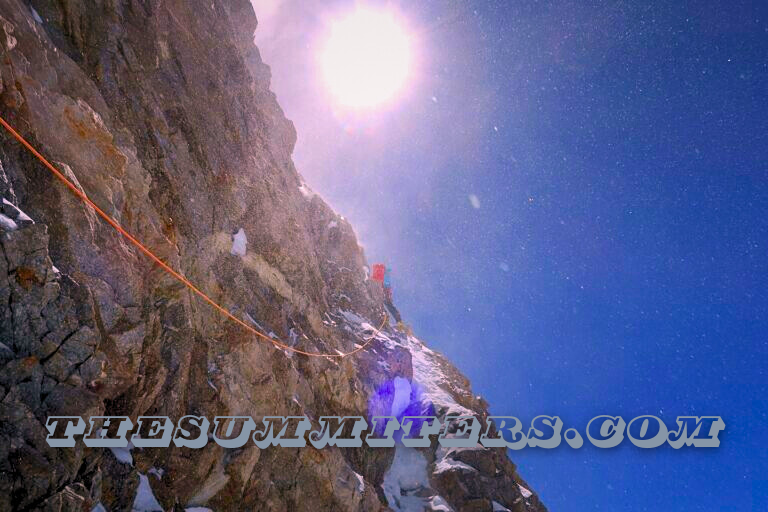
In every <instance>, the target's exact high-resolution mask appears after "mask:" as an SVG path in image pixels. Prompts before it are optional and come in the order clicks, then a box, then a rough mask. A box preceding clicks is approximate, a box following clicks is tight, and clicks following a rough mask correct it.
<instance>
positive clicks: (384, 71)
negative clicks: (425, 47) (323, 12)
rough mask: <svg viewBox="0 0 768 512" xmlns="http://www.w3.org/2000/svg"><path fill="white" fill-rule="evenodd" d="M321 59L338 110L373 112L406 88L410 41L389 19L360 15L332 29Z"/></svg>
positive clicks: (382, 14) (385, 15) (380, 14)
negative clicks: (340, 107) (338, 107)
mask: <svg viewBox="0 0 768 512" xmlns="http://www.w3.org/2000/svg"><path fill="white" fill-rule="evenodd" d="M321 58H322V70H323V74H324V78H325V82H326V85H327V86H328V89H329V90H330V92H331V94H333V96H334V97H335V98H336V100H337V102H338V103H339V104H341V105H343V106H346V107H349V108H355V109H366V108H372V107H376V106H378V105H381V104H383V103H384V102H386V101H387V100H390V99H391V98H393V97H394V96H395V95H396V94H397V93H398V92H399V91H400V90H402V88H403V86H404V85H405V82H406V79H407V78H408V71H409V66H410V60H411V50H410V41H409V38H408V35H407V34H406V33H405V31H404V30H403V28H402V26H401V25H400V24H398V22H397V20H396V19H395V17H394V16H393V15H392V14H391V13H389V12H386V11H376V10H371V9H359V10H357V11H355V12H354V13H352V14H350V15H348V16H347V17H345V18H342V19H340V20H338V21H336V22H334V23H333V24H332V26H331V30H330V34H329V36H328V40H327V42H326V44H325V47H324V49H323V52H322V56H321Z"/></svg>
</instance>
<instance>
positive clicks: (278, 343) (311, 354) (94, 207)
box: [0, 116, 387, 358]
mask: <svg viewBox="0 0 768 512" xmlns="http://www.w3.org/2000/svg"><path fill="white" fill-rule="evenodd" d="M0 124H2V125H3V128H5V129H6V130H7V131H8V133H10V134H11V135H12V136H13V137H14V138H15V139H16V140H18V141H19V142H20V143H21V144H22V145H23V146H24V147H25V148H26V149H27V150H28V151H29V152H30V153H32V154H33V155H34V156H35V157H36V158H37V159H38V160H40V162H41V163H42V164H43V165H44V166H45V167H46V168H47V169H48V170H49V171H51V172H52V173H53V175H54V176H55V177H56V178H58V180H59V181H61V182H62V183H64V185H66V186H67V188H69V190H71V191H72V193H73V194H75V196H77V197H78V198H79V199H80V200H81V201H83V202H84V203H85V204H86V205H87V206H89V207H90V208H91V209H92V210H93V211H94V212H96V214H97V215H98V216H99V217H101V218H102V219H103V220H104V221H105V222H106V223H107V224H109V225H110V226H112V227H113V228H114V229H115V230H116V231H117V232H118V233H120V234H121V235H122V236H123V237H125V238H126V239H127V240H128V241H129V242H130V243H131V244H133V245H134V246H136V248H137V249H139V251H141V252H142V253H144V255H145V256H147V257H148V258H149V259H151V260H152V261H154V262H155V263H156V264H157V265H159V266H160V268H162V269H163V270H164V271H165V272H167V273H168V274H170V275H171V276H172V277H173V278H175V279H176V280H177V281H179V282H180V283H182V284H183V285H184V286H186V287H187V288H189V289H190V290H191V291H192V292H194V293H195V294H197V295H198V296H199V297H200V298H202V299H203V300H204V301H205V302H207V303H208V304H210V305H211V306H212V307H213V308H214V309H215V310H216V311H218V312H219V313H221V314H222V315H224V316H225V317H227V318H228V319H230V320H232V321H233V322H235V323H236V324H238V325H239V326H240V327H242V328H243V329H245V330H246V331H248V332H249V333H251V334H254V335H256V336H257V337H258V338H261V339H262V340H263V341H267V342H269V343H271V344H272V345H273V346H274V347H275V348H281V349H283V350H289V351H291V352H296V353H297V354H302V355H305V356H309V357H338V358H344V357H347V356H351V355H353V354H356V353H357V352H360V351H361V350H363V349H364V348H365V347H367V346H368V345H369V344H370V343H371V342H372V341H373V340H374V339H375V338H376V335H377V334H378V332H379V331H380V330H381V328H382V327H384V324H385V323H386V321H387V317H386V314H385V315H384V320H383V321H382V322H381V325H380V326H379V328H378V329H376V330H375V331H374V332H373V334H372V335H371V337H370V338H368V339H367V340H365V343H363V344H362V345H359V346H358V347H356V348H355V349H354V350H352V351H350V352H346V353H336V354H323V353H316V352H305V351H304V350H300V349H297V348H294V347H292V346H290V345H288V344H286V343H283V342H282V341H279V340H276V339H274V338H271V337H269V336H267V335H266V334H263V333H261V332H259V331H258V330H256V329H254V328H253V327H252V326H250V325H248V324H247V323H245V322H244V321H242V320H240V319H239V318H237V317H236V316H235V315H233V314H232V313H230V312H229V311H228V310H227V309H226V308H224V307H223V306H221V305H219V304H218V303H217V302H216V301H214V300H213V299H212V298H210V297H209V296H208V295H206V293H205V292H203V291H202V290H200V289H199V288H198V287H197V286H195V285H194V284H192V282H190V281H189V279H187V278H186V277H184V276H183V275H181V274H180V273H179V272H177V271H176V270H174V269H173V268H171V267H170V266H169V265H168V264H167V263H165V262H164V261H163V260H161V259H160V258H159V257H157V256H156V255H155V254H154V253H153V252H152V251H151V250H150V249H148V248H147V247H146V246H145V245H144V244H142V243H141V242H139V241H138V240H137V239H136V238H135V237H134V236H133V235H131V234H130V233H128V232H127V231H126V230H125V229H123V227H122V226H121V225H120V224H119V223H118V222H117V221H116V220H115V219H113V218H112V217H111V216H110V215H108V214H107V213H105V212H104V211H103V210H102V209H101V208H99V207H98V206H97V205H96V203H94V202H93V201H91V200H90V199H89V198H88V196H87V195H86V194H85V192H83V191H81V190H80V189H79V188H77V187H76V186H75V184H74V183H72V182H71V181H70V180H69V179H68V178H67V177H66V176H64V174H63V173H62V172H61V171H59V170H58V169H57V168H56V167H54V166H53V164H51V163H50V162H49V161H48V160H47V159H46V158H45V157H44V156H43V155H42V154H40V152H39V151H37V149H35V147H34V146H32V144H30V143H29V142H27V140H26V139H25V138H24V137H22V136H21V135H20V134H19V132H17V131H16V130H14V129H13V127H12V126H11V125H10V124H8V122H6V120H5V119H3V117H2V116H0Z"/></svg>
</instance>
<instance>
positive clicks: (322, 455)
mask: <svg viewBox="0 0 768 512" xmlns="http://www.w3.org/2000/svg"><path fill="white" fill-rule="evenodd" d="M255 29H256V17H255V15H254V13H253V10H252V7H251V4H250V3H249V2H248V1H247V0H229V1H221V0H216V1H213V2H202V1H197V0H170V1H163V2H158V1H152V0H149V1H145V0H133V1H131V0H125V1H102V0H89V1H86V2H79V1H70V0H57V1H46V0H31V1H29V2H24V1H19V0H0V45H2V60H1V61H0V79H1V82H0V113H1V114H2V116H3V117H4V118H5V119H7V120H8V121H9V122H10V123H11V124H13V125H14V126H15V127H16V128H17V129H18V130H19V131H20V132H21V133H22V134H23V135H24V136H25V137H26V138H27V139H28V140H30V141H31V142H32V143H33V144H34V145H35V146H36V147H38V148H39V149H40V150H41V151H42V152H43V153H44V154H45V155H46V156H47V157H48V158H49V159H50V160H51V161H53V162H54V163H55V165H57V166H58V168H59V169H61V170H62V171H64V172H65V173H66V174H67V175H68V176H69V178H70V179H71V180H73V181H74V182H75V183H76V184H77V185H78V186H79V187H81V189H82V190H84V191H85V192H86V193H87V194H88V195H89V197H90V198H91V199H92V200H94V201H95V202H96V203H97V204H98V205H100V206H101V208H102V209H104V210H105V211H106V212H107V213H109V214H110V215H112V216H113V217H114V218H116V219H117V220H118V221H119V222H120V223H121V225H122V226H124V227H125V228H126V229H127V230H128V231H129V232H131V233H133V234H134V235H136V236H137V238H139V239H140V240H142V241H143V242H144V243H145V244H146V245H147V246H149V247H151V248H152V249H153V251H155V252H156V253H157V254H158V255H159V256H160V257H161V258H162V259H163V260H164V261H166V262H168V263H169V264H170V265H171V266H173V267H174V268H177V269H179V270H180V271H181V272H182V273H183V274H184V275H185V276H186V277H188V278H189V279H190V280H191V281H192V282H194V283H196V284H197V285H198V286H199V287H200V288H202V289H203V290H205V291H206V293H208V294H209V295H210V296H211V297H213V298H214V299H215V300H216V301H218V302H219V303H220V304H222V305H224V306H225V307H227V308H229V309H230V310H231V311H233V312H234V313H235V314H236V315H237V316H238V317H240V318H243V319H244V320H246V321H248V322H252V323H253V324H254V325H258V326H259V328H261V329H263V330H264V332H272V333H274V334H275V335H276V336H279V337H280V338H282V339H292V340H293V341H294V342H295V343H296V345H297V346H298V347H300V348H302V349H304V350H307V351H312V352H334V351H336V350H340V351H344V352H346V351H349V350H351V349H353V348H354V346H355V344H356V343H360V342H361V339H362V337H363V336H364V333H368V334H370V332H371V329H370V327H369V325H368V324H371V325H379V323H380V322H381V319H382V318H384V316H383V315H384V308H383V306H382V304H383V297H382V294H381V291H380V290H379V289H378V288H377V287H375V286H373V285H372V284H371V283H370V282H369V281H367V280H366V273H365V269H364V267H365V258H364V254H363V251H362V250H361V248H360V247H359V245H358V243H357V240H356V239H355V236H354V233H353V230H352V227H351V226H350V225H349V224H348V223H347V222H346V221H345V220H344V219H342V218H340V217H339V216H337V215H336V214H335V213H334V212H333V211H332V210H331V209H330V208H329V207H328V206H327V205H326V204H325V203H324V202H323V201H322V200H321V199H320V198H319V197H317V196H315V195H314V194H312V193H311V191H309V189H308V188H307V187H306V185H304V184H303V183H302V180H301V177H300V175H299V174H298V173H297V171H296V169H295V168H294V166H293V163H292V162H291V152H292V149H293V145H294V142H295V140H296V134H295V131H294V129H293V126H292V124H291V123H290V122H289V121H288V120H286V119H285V117H284V115H283V113H282V111H281V109H280V107H279V106H278V104H277V102H276V100H275V97H274V95H273V94H272V93H271V92H270V91H269V81H270V76H269V69H268V67H267V66H266V65H264V63H263V62H262V61H261V58H260V56H259V52H258V50H257V48H256V47H255V46H254V45H253V42H252V34H253V32H254V30H255ZM0 162H1V163H2V167H0V194H2V197H3V205H2V210H1V211H0V214H1V215H0V340H1V341H2V344H0V366H2V369H1V370H0V421H1V422H0V509H2V510H14V509H16V510H38V509H41V510H91V509H92V508H93V507H97V510H103V509H106V510H130V509H131V508H132V507H136V508H142V506H144V505H146V503H145V502H146V500H147V499H148V496H147V494H148V492H151V494H153V495H154V497H155V499H156V500H157V501H158V502H159V505H160V506H162V507H163V508H164V509H165V510H170V509H173V508H177V509H179V510H181V509H183V508H185V507H193V506H198V507H207V508H209V509H212V510H216V511H219V510H233V509H242V510H386V509H387V507H391V508H393V509H396V510H400V509H402V510H411V509H416V510H421V509H423V508H427V509H432V510H450V509H454V510H504V509H509V510H514V511H534V510H545V509H544V507H543V506H542V505H541V504H540V503H539V501H538V499H537V497H536V495H535V494H532V493H530V491H528V490H527V486H526V484H525V483H524V482H523V481H522V480H521V479H520V477H519V476H518V475H517V473H516V472H515V467H514V465H513V464H512V463H511V462H510V461H509V460H508V459H507V456H506V453H505V451H504V450H501V449H500V450H487V449H484V448H482V447H477V448H474V449H461V450H458V449H454V450H451V451H446V450H443V449H438V445H437V443H433V446H432V447H431V448H429V449H424V450H419V451H417V450H415V449H413V450H405V449H402V448H397V449H380V448H379V449H370V448H360V449H352V448H349V449H340V448H326V449H324V450H315V449H313V448H311V447H307V448H300V449H289V448H269V449H265V450H260V449H259V448H258V447H256V446H255V445H253V443H249V444H247V445H246V446H245V447H244V448H242V449H237V450H226V449H224V448H221V447H220V446H218V445H216V444H214V443H209V444H208V445H207V446H206V447H205V448H203V449H200V450H190V449H178V448H167V449H144V450H138V449H134V450H132V451H127V450H123V451H118V450H115V451H110V450H108V449H98V448H94V449H89V448H86V447H85V446H83V445H82V443H78V445H77V447H76V448H75V449H54V448H50V447H49V446H48V445H47V444H46V442H45V437H46V435H47V432H46V430H45V425H44V423H45V418H46V417H47V416H50V415H79V416H89V415H98V414H108V415H128V416H130V417H131V418H135V417H137V416H139V415H163V416H170V417H171V418H174V419H176V418H180V417H181V416H183V415H185V414H198V415H205V416H208V417H210V418H212V417H213V416H217V415H250V416H253V417H254V418H256V419H257V420H258V419H259V418H260V415H285V416H288V415H307V416H309V417H310V418H317V417H319V416H320V415H339V416H342V415H361V416H366V415H367V413H368V400H369V398H370V397H371V396H372V395H373V394H374V393H375V392H376V390H377V389H379V388H380V387H381V386H382V385H386V383H391V382H393V381H394V380H396V379H401V380H398V382H408V383H413V384H414V385H415V384H418V385H419V386H421V387H422V388H423V389H424V392H425V393H426V394H427V395H428V396H429V398H430V399H431V400H432V401H433V402H434V404H435V407H436V410H437V413H438V416H444V415H445V414H446V413H447V412H448V411H451V410H457V411H459V410H461V411H465V410H469V411H472V412H474V413H476V414H478V415H481V416H484V415H486V414H487V413H486V404H485V403H484V402H483V401H482V400H480V399H479V398H478V397H475V396H473V395H472V393H471V391H470V388H469V383H468V382H467V381H466V379H465V378H464V377H463V376H462V375H461V374H460V373H459V372H458V371H457V370H456V369H455V368H454V367H453V366H452V365H451V364H450V363H449V362H448V361H447V360H445V359H444V358H443V357H442V356H440V355H439V354H437V353H435V352H433V351H431V350H429V349H428V348H426V347H425V346H424V344H423V343H422V342H421V341H419V340H418V339H416V338H415V337H413V336H407V335H405V334H403V333H400V332H398V331H396V330H394V329H392V328H391V327H389V325H388V324H387V326H386V327H385V328H384V329H383V331H382V332H381V333H380V334H379V335H378V336H377V338H376V339H375V340H374V342H373V343H371V345H369V347H368V348H367V350H365V351H363V352H360V353H358V354H357V355H356V356H354V357H349V358H344V359H329V358H308V357H305V356H301V355H295V354H291V353H288V352H286V351H283V350H277V349H275V348H274V347H272V346H270V345H269V344H267V343H264V342H263V341H260V340H258V339H256V338H254V337H253V336H252V335H249V334H248V333H247V332H245V331H244V330H243V329H242V328H240V327H238V326H237V325H235V324H233V323H232V322H231V321H228V320H227V319H226V318H224V317H223V316H221V315H220V314H218V313H217V312H216V311H214V310H213V309H212V308H211V307H210V306H208V305H207V304H205V303H204V302H202V301H200V300H199V299H198V298H196V297H195V296H194V295H192V294H191V293H190V292H189V291H188V290H186V289H185V288H184V287H183V286H181V285H180V284H179V283H178V282H177V281H176V280H174V279H173V278H171V277H170V276H168V275H167V274H166V273H165V272H164V271H162V269H160V268H159V267H158V266H157V265H154V264H152V262H151V261H149V260H148V259H146V258H145V257H144V256H142V255H141V254H139V253H138V252H137V251H136V250H135V249H134V248H133V247H131V246H130V245H129V244H127V243H126V241H125V239H123V238H121V237H120V235H118V234H117V233H116V232H115V231H114V230H113V229H112V228H111V227H110V226H108V225H107V224H105V223H104V222H102V221H101V220H100V219H99V218H97V217H96V215H95V214H94V213H93V212H92V211H90V210H89V209H87V208H86V207H85V206H84V204H83V203H82V202H80V201H79V200H78V199H77V198H76V197H75V196H74V195H73V194H71V192H70V191H68V190H66V189H65V188H64V187H63V186H61V184H60V183H58V182H56V181H55V180H54V178H53V177H52V176H51V174H50V173H49V172H48V171H47V170H46V169H45V168H44V167H43V166H42V165H41V164H40V163H39V162H37V161H36V160H35V159H34V158H33V157H32V156H31V155H30V154H29V153H28V152H27V151H26V150H24V149H23V148H21V146H20V145H19V144H18V143H17V142H15V141H14V140H12V139H11V138H10V137H8V136H7V135H6V134H3V136H2V137H0ZM240 229H242V230H243V231H242V234H245V238H246V239H247V246H246V247H245V252H244V254H243V252H242V251H232V250H231V249H232V240H233V236H232V235H233V234H234V233H235V232H237V231H239V230H240ZM233 252H235V253H238V252H239V254H233ZM406 468H408V469H413V468H416V470H417V471H416V473H417V474H416V476H414V471H405V469H406ZM411 480H413V481H411ZM150 497H151V495H150ZM142 500H144V501H142ZM143 504H144V505H143ZM147 506H148V505H147ZM99 507H103V508H99ZM145 508H146V507H145ZM149 508H150V509H151V507H149Z"/></svg>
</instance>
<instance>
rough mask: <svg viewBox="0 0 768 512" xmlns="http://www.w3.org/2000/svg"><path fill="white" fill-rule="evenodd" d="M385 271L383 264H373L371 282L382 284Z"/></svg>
mask: <svg viewBox="0 0 768 512" xmlns="http://www.w3.org/2000/svg"><path fill="white" fill-rule="evenodd" d="M385 271H386V267H385V266H384V264H383V263H374V264H373V267H372V272H371V281H378V282H380V283H383V282H384V273H385Z"/></svg>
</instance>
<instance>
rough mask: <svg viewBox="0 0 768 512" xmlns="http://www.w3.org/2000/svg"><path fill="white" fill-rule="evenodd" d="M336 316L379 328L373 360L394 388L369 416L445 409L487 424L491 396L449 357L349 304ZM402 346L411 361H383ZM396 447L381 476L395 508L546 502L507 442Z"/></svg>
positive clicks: (527, 507)
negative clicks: (477, 389) (495, 446)
mask: <svg viewBox="0 0 768 512" xmlns="http://www.w3.org/2000/svg"><path fill="white" fill-rule="evenodd" d="M338 317H339V318H340V319H342V320H343V322H344V324H345V328H346V329H347V330H348V331H349V332H350V333H353V334H354V335H355V336H358V337H369V336H372V335H375V342H374V343H373V344H372V345H371V347H370V352H371V354H373V355H374V357H377V358H379V361H378V362H377V364H376V365H377V367H378V368H379V369H380V370H382V371H383V372H384V373H385V377H386V376H387V375H388V376H394V377H393V378H392V380H391V384H390V381H387V380H386V379H384V386H389V388H388V389H389V390H390V392H389V393H384V394H383V396H386V397H388V398H385V400H386V403H385V404H384V406H383V407H382V406H380V405H379V406H373V405H372V406H369V416H373V415H375V414H386V415H392V416H395V417H401V416H402V415H403V413H404V412H405V413H406V415H434V416H437V417H438V418H439V419H440V420H441V421H443V420H444V419H445V417H446V416H447V415H474V416H476V417H478V418H480V419H481V420H483V429H484V428H485V422H484V420H485V418H486V417H487V415H488V412H487V404H486V403H485V402H484V401H483V400H482V398H480V397H478V396H474V395H473V394H472V390H471V388H470V384H469V381H468V380H467V379H466V378H465V377H464V376H463V375H461V373H460V372H459V371H458V370H457V369H456V367H455V366H453V365H452V364H451V363H450V362H449V361H448V360H447V359H445V357H443V356H442V355H441V354H439V353H438V352H435V351H434V350H432V349H430V348H429V347H427V346H426V344H425V343H424V342H423V341H421V340H420V339H418V338H416V337H415V336H411V335H408V334H406V333H403V332H400V331H398V330H396V329H393V328H392V327H391V326H390V325H389V324H387V325H386V326H385V327H384V328H383V329H382V330H380V331H378V332H376V329H375V328H374V327H373V325H372V322H370V321H367V320H366V319H364V318H362V317H361V316H360V315H357V314H355V313H352V312H350V311H340V312H339V314H338ZM402 353H406V354H407V355H408V357H409V359H410V365H409V366H410V368H407V369H403V367H402V366H399V367H397V368H394V369H393V367H392V365H391V364H389V363H386V361H391V360H393V359H394V360H397V359H398V358H396V357H393V354H402ZM404 375H407V376H408V378H404ZM373 378H374V380H375V379H376V377H375V376H374V377H373ZM374 396H376V395H374ZM394 452H395V453H394V458H393V460H392V462H391V464H390V466H389V468H388V470H387V471H386V473H385V474H384V478H383V483H382V489H383V491H384V494H385V496H386V498H387V501H388V502H389V506H390V507H391V508H392V509H393V510H397V511H402V512H420V511H422V510H433V511H449V510H464V509H471V510H489V511H491V510H499V511H503V510H510V511H517V512H519V511H542V510H546V508H545V507H544V506H543V505H542V504H541V503H540V502H539V500H538V497H537V496H536V495H535V494H534V493H532V492H531V491H529V490H528V487H529V486H528V484H527V483H525V482H524V481H523V480H522V479H521V478H520V477H519V476H518V475H517V473H516V471H515V467H514V465H513V464H512V463H511V462H510V461H509V459H508V458H507V455H506V453H505V450H504V449H499V450H492V449H488V448H485V447H483V446H482V445H480V444H478V445H477V446H475V447H471V448H444V447H442V446H440V445H439V443H438V442H437V440H436V439H433V443H432V445H431V446H430V447H429V448H424V449H417V448H409V447H405V446H403V445H402V444H401V443H397V444H396V446H395V449H394Z"/></svg>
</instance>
